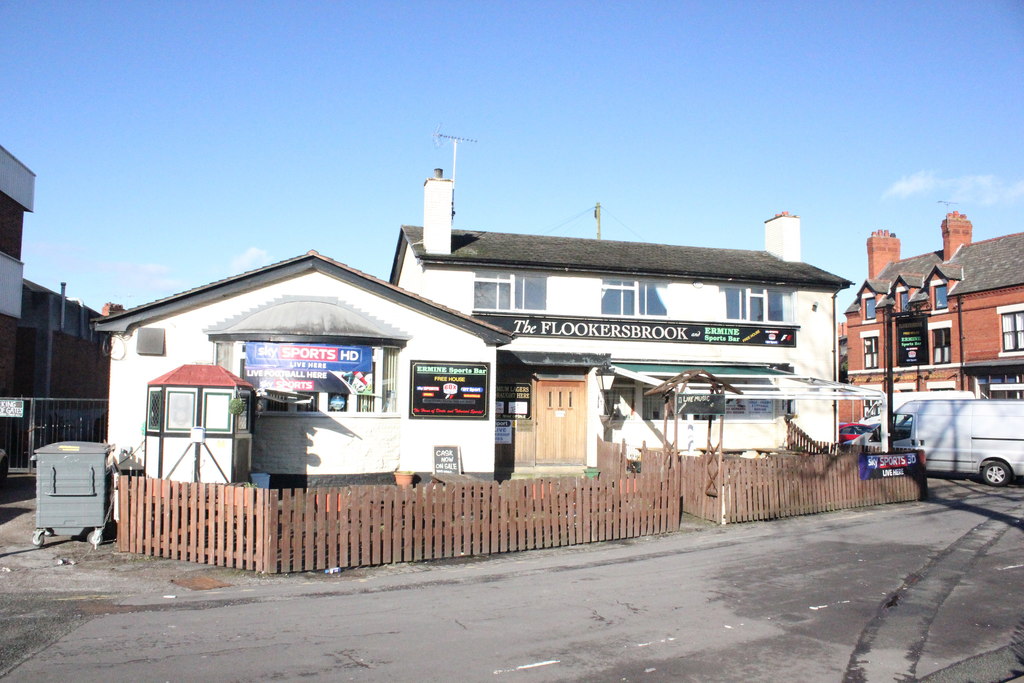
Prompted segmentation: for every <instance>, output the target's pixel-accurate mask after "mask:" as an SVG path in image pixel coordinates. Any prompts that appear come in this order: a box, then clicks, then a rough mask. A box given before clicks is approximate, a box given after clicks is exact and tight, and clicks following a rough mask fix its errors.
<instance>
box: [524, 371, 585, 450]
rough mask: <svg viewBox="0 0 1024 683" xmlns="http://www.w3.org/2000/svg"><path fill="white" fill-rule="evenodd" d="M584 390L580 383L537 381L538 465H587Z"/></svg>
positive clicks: (583, 382)
mask: <svg viewBox="0 0 1024 683" xmlns="http://www.w3.org/2000/svg"><path fill="white" fill-rule="evenodd" d="M586 387H587V384H586V382H585V381H583V380H562V379H559V380H548V379H538V380H537V398H536V400H535V401H534V406H535V410H536V418H535V419H536V421H537V464H538V465H542V464H543V465H549V464H555V465H584V464H586V459H587V453H586V434H587V393H586Z"/></svg>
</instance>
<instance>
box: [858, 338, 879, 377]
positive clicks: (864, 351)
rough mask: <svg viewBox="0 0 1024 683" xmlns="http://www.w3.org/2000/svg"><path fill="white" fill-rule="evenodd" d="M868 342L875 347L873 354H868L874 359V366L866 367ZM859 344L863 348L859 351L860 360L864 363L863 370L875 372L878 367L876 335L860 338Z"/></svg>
mask: <svg viewBox="0 0 1024 683" xmlns="http://www.w3.org/2000/svg"><path fill="white" fill-rule="evenodd" d="M868 342H871V343H872V344H874V346H875V350H874V353H872V354H870V355H871V357H872V358H873V359H874V363H875V364H874V365H868V355H869V354H868ZM861 344H862V346H863V348H862V349H861V351H862V353H861V358H862V360H863V361H864V369H865V370H877V369H878V367H879V364H878V352H879V343H878V335H877V334H872V335H865V336H864V337H862V338H861Z"/></svg>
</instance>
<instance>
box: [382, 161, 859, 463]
mask: <svg viewBox="0 0 1024 683" xmlns="http://www.w3.org/2000/svg"><path fill="white" fill-rule="evenodd" d="M424 188H425V189H424V220H423V222H424V225H423V226H422V227H418V226H403V227H402V228H401V232H400V234H399V239H398V244H397V249H396V253H395V258H394V262H393V265H392V272H391V283H392V284H394V285H396V286H399V287H401V288H403V289H405V290H410V291H413V292H415V293H417V294H420V295H421V296H423V297H424V298H426V299H429V300H432V301H435V302H437V303H439V304H442V305H443V306H446V307H450V308H452V309H455V310H457V311H461V312H463V313H465V314H468V315H472V316H473V317H475V318H477V319H479V320H481V321H484V322H487V323H490V324H492V325H494V326H497V327H500V328H502V329H504V330H506V331H508V332H509V333H510V334H512V335H513V337H514V339H513V341H512V342H511V343H509V344H507V345H504V346H501V347H499V348H498V350H497V359H496V362H497V368H496V376H497V377H496V380H497V381H496V391H495V407H494V413H495V418H496V438H495V440H496V449H495V450H496V463H495V467H496V470H498V471H502V470H509V469H513V470H517V471H523V470H527V471H528V470H530V469H543V468H545V467H549V466H560V467H568V468H571V467H575V466H583V465H588V464H589V465H593V464H595V462H596V448H597V440H598V439H599V438H603V439H605V440H614V441H615V442H619V441H622V440H625V441H626V442H627V444H628V445H630V446H632V447H638V446H640V445H641V444H642V443H644V442H646V444H647V445H648V446H650V447H658V446H660V445H661V444H662V443H665V442H666V441H667V442H669V443H671V442H672V441H673V439H675V438H676V435H675V434H673V433H668V434H665V433H663V432H664V431H665V421H664V419H663V418H664V412H663V411H664V409H665V406H664V401H663V399H662V398H660V397H657V396H645V395H644V394H645V392H646V391H647V390H648V389H650V388H651V386H652V385H656V384H658V383H660V382H662V381H663V380H665V379H668V378H670V377H672V376H675V375H677V374H679V373H680V372H683V371H686V370H689V369H694V368H700V369H704V370H706V371H708V372H710V373H711V374H714V375H716V376H718V377H720V378H721V379H723V380H725V381H728V382H730V383H732V384H735V385H736V386H740V387H743V391H744V394H743V396H744V397H741V398H736V399H730V400H729V401H728V402H727V405H726V414H725V416H724V418H718V417H716V418H713V419H716V420H717V419H724V420H725V421H726V422H725V431H724V444H723V445H724V447H725V448H726V449H736V450H745V449H757V448H762V449H765V448H776V447H779V446H781V445H782V444H783V443H784V441H785V437H786V418H787V417H789V418H792V419H796V421H797V423H798V425H799V426H800V427H801V428H802V429H803V430H804V431H806V432H807V433H808V434H809V435H811V436H812V437H814V438H816V439H821V440H828V441H831V440H834V438H835V433H836V429H837V411H836V405H837V403H836V400H837V398H852V396H847V395H846V394H847V393H848V392H847V390H846V389H844V387H842V386H840V385H837V384H836V383H835V379H836V376H837V337H836V332H835V330H836V324H835V323H836V302H835V298H836V294H837V293H838V292H839V291H840V290H842V289H844V288H846V287H848V286H849V285H850V284H851V283H850V282H848V281H847V280H845V279H843V278H841V277H838V276H836V275H833V274H830V273H828V272H825V271H823V270H821V269H819V268H816V267H814V266H812V265H809V264H807V263H804V262H803V261H801V259H800V219H799V217H797V216H792V215H789V214H788V213H783V214H779V215H777V216H775V217H774V218H772V219H770V220H768V221H766V222H765V248H764V249H758V250H745V249H714V248H698V247H685V246H672V245H664V244H648V243H637V242H617V241H606V240H598V239H579V238H566V237H554V236H540V235H528V234H510V233H496V232H484V231H477V230H453V229H452V215H453V206H452V198H453V182H452V180H450V179H447V178H444V177H443V173H442V172H441V170H440V169H437V170H435V172H434V176H433V177H431V178H428V179H427V181H426V183H425V186H424ZM609 370H610V371H612V372H614V382H613V383H612V385H611V388H610V389H608V390H604V391H603V390H602V388H601V384H600V383H599V382H598V376H599V374H601V375H607V374H610V373H609ZM699 419H700V423H699V424H695V422H696V420H695V419H694V418H693V417H692V416H691V417H688V418H687V420H686V421H685V422H680V434H679V438H678V440H677V443H678V444H679V445H680V446H681V447H691V446H695V447H697V448H700V447H703V446H704V445H705V444H704V442H703V441H702V439H704V438H705V437H704V435H705V434H706V429H704V428H703V424H704V418H699ZM684 427H685V430H686V432H685V433H683V428H684ZM674 429H675V425H674V420H673V421H670V422H669V424H668V430H670V431H671V430H674Z"/></svg>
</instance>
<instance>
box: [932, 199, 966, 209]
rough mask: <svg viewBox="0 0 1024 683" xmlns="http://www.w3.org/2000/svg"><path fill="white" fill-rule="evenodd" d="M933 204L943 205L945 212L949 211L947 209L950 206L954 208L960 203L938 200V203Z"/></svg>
mask: <svg viewBox="0 0 1024 683" xmlns="http://www.w3.org/2000/svg"><path fill="white" fill-rule="evenodd" d="M935 203H936V204H945V205H946V211H949V207H950V206H956V205H957V204H959V203H960V202H946V201H943V200H941V199H940V200H939V201H937V202H935Z"/></svg>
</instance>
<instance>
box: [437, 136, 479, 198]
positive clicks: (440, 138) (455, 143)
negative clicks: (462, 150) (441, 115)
mask: <svg viewBox="0 0 1024 683" xmlns="http://www.w3.org/2000/svg"><path fill="white" fill-rule="evenodd" d="M445 140H451V141H452V182H453V183H454V182H455V162H456V161H457V160H458V156H459V143H460V142H477V141H476V140H474V139H472V138H460V137H457V136H455V135H445V134H444V133H442V132H441V124H440V123H439V124H437V128H435V129H434V146H435V147H440V146H441V145H443V144H444V141H445Z"/></svg>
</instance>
